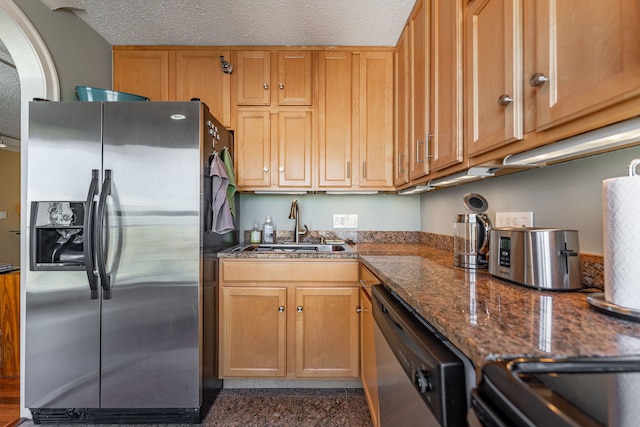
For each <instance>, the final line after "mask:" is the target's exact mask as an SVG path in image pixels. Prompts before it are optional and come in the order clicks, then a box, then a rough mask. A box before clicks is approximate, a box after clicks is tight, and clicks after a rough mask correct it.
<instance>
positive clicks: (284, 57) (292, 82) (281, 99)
mask: <svg viewBox="0 0 640 427" xmlns="http://www.w3.org/2000/svg"><path fill="white" fill-rule="evenodd" d="M312 55H313V52H311V51H303V50H295V51H294V50H284V51H280V52H278V105H311V104H312V101H313V56H312Z"/></svg>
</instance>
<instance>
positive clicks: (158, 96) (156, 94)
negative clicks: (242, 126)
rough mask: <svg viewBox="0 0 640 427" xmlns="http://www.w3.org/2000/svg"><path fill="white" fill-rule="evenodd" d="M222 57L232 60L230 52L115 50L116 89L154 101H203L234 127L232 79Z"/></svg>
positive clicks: (133, 48)
mask: <svg viewBox="0 0 640 427" xmlns="http://www.w3.org/2000/svg"><path fill="white" fill-rule="evenodd" d="M220 56H225V58H229V56H230V51H228V50H220V49H214V48H198V49H190V48H187V47H183V48H178V47H176V48H166V49H165V48H162V49H160V48H158V49H142V48H136V47H123V46H114V48H113V88H114V90H117V91H122V92H129V93H135V94H138V95H143V96H146V97H148V98H150V99H151V100H152V101H189V100H191V99H192V98H199V99H200V100H201V101H202V102H204V103H205V104H207V106H208V107H209V111H211V113H212V114H213V115H214V116H215V117H216V118H217V119H218V120H220V122H222V124H223V125H224V126H225V127H231V126H232V123H231V103H230V77H229V74H225V73H223V72H222V66H221V63H220Z"/></svg>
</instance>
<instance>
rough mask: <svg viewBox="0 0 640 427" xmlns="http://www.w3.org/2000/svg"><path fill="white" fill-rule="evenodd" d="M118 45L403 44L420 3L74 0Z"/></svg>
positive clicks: (379, 0)
mask: <svg viewBox="0 0 640 427" xmlns="http://www.w3.org/2000/svg"><path fill="white" fill-rule="evenodd" d="M74 2H75V3H77V4H79V5H81V6H82V7H83V8H84V9H85V10H74V13H76V14H77V15H78V16H79V17H80V18H81V19H83V20H84V21H86V22H87V23H88V24H89V25H90V26H91V27H92V28H94V29H95V30H96V31H97V32H98V33H100V34H101V35H102V36H103V37H104V38H105V39H106V40H107V41H108V42H109V43H110V44H112V45H203V46H207V45H213V46H215V45H219V46H234V45H322V46H325V45H340V46H395V45H396V42H397V41H398V38H399V37H400V33H401V32H402V28H403V27H404V25H405V23H406V21H407V18H408V16H409V13H410V12H411V9H412V8H413V5H414V4H415V0H154V1H152V0H109V1H104V0H74Z"/></svg>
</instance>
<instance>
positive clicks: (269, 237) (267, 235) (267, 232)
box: [262, 215, 274, 243]
mask: <svg viewBox="0 0 640 427" xmlns="http://www.w3.org/2000/svg"><path fill="white" fill-rule="evenodd" d="M273 234H274V233H273V223H272V222H271V216H269V215H267V220H266V221H265V222H264V225H263V226H262V242H263V243H273Z"/></svg>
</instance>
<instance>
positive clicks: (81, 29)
mask: <svg viewBox="0 0 640 427" xmlns="http://www.w3.org/2000/svg"><path fill="white" fill-rule="evenodd" d="M15 3H16V4H17V5H18V7H19V8H20V9H21V10H22V12H24V14H25V15H26V16H27V18H29V20H30V21H31V23H32V24H33V26H34V27H35V28H36V29H37V30H38V33H40V36H41V37H42V39H43V40H44V42H45V44H46V45H47V48H48V49H49V52H50V54H51V57H52V58H53V62H54V63H55V66H56V70H57V72H58V79H59V80H60V100H61V101H74V100H76V95H75V91H74V88H75V86H94V87H102V88H111V81H112V78H111V45H109V43H107V41H106V40H105V39H104V38H102V36H100V35H99V34H98V33H96V32H95V31H94V30H93V29H92V28H91V27H89V26H88V25H87V24H86V23H85V22H84V21H82V20H81V19H80V18H78V17H77V16H76V15H75V14H74V13H73V12H70V11H67V10H58V11H51V10H50V9H49V8H48V7H46V6H45V5H44V4H43V3H42V2H41V1H38V0H15Z"/></svg>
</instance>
